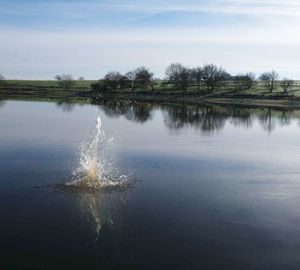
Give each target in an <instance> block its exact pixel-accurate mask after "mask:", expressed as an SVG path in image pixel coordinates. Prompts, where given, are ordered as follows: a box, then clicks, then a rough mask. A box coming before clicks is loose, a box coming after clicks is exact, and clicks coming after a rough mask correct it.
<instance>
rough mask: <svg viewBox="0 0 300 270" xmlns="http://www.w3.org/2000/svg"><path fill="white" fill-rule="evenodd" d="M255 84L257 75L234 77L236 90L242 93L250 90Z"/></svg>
mask: <svg viewBox="0 0 300 270" xmlns="http://www.w3.org/2000/svg"><path fill="white" fill-rule="evenodd" d="M254 82H255V75H254V74H253V73H247V74H239V75H236V76H234V77H233V84H234V89H235V90H236V91H241V90H245V89H250V88H251V87H252V86H253V84H254Z"/></svg>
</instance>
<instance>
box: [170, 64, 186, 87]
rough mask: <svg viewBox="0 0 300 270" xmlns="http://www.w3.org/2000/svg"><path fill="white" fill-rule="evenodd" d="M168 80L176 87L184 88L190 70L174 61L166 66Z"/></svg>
mask: <svg viewBox="0 0 300 270" xmlns="http://www.w3.org/2000/svg"><path fill="white" fill-rule="evenodd" d="M166 75H167V79H168V81H169V82H170V83H171V84H173V85H174V86H175V87H176V88H177V89H182V90H186V89H187V87H188V84H189V77H190V71H189V69H188V68H186V67H184V66H183V65H182V64H180V63H174V64H171V65H170V66H168V67H167V69H166Z"/></svg>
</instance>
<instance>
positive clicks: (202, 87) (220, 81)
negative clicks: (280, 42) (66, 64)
mask: <svg viewBox="0 0 300 270" xmlns="http://www.w3.org/2000/svg"><path fill="white" fill-rule="evenodd" d="M165 77H166V78H165V80H160V79H154V74H153V72H151V71H150V70H149V69H147V68H146V67H139V68H137V69H134V70H132V71H129V72H127V73H125V74H121V73H120V72H108V73H107V74H106V75H105V76H104V77H103V78H102V79H100V80H99V81H97V82H95V83H93V84H92V85H91V87H92V90H93V91H94V92H106V91H109V90H117V89H120V90H122V89H131V90H134V89H153V88H154V86H155V84H157V82H158V81H159V85H160V87H161V88H168V89H175V90H188V89H189V88H191V87H192V88H193V89H197V90H198V91H202V92H206V93H213V92H214V91H215V90H216V88H218V87H221V86H226V85H227V86H230V87H231V88H232V89H233V90H234V91H242V90H247V89H251V88H253V87H254V86H256V85H257V84H258V82H259V81H260V82H261V83H262V85H263V86H264V88H265V89H266V90H267V91H268V92H270V93H272V92H273V90H274V89H275V88H276V87H277V86H280V87H281V88H282V89H283V91H284V92H285V93H287V92H288V90H289V89H290V88H291V87H292V86H293V85H294V81H293V80H291V79H287V78H283V79H282V80H279V74H278V73H277V72H275V71H271V72H264V73H262V74H261V75H260V76H259V77H258V78H256V76H255V74H254V73H252V72H249V73H245V74H237V75H231V74H230V73H228V72H227V71H226V70H225V69H224V68H222V67H218V66H216V65H214V64H206V65H204V66H199V67H194V68H188V67H185V66H183V65H182V64H180V63H173V64H171V65H170V66H168V67H167V68H166V72H165Z"/></svg>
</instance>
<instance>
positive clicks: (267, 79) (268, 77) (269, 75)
mask: <svg viewBox="0 0 300 270" xmlns="http://www.w3.org/2000/svg"><path fill="white" fill-rule="evenodd" d="M259 79H260V80H261V81H262V82H263V83H264V86H265V88H266V89H267V90H268V91H269V92H270V93H272V92H273V90H274V88H275V86H276V81H277V80H278V79H279V74H278V73H277V72H276V71H274V70H273V71H271V72H264V73H262V74H261V75H260V77H259Z"/></svg>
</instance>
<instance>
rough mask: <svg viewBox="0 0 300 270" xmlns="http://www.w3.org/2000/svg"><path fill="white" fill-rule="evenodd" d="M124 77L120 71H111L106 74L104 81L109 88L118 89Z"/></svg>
mask: <svg viewBox="0 0 300 270" xmlns="http://www.w3.org/2000/svg"><path fill="white" fill-rule="evenodd" d="M122 77H123V76H122V74H121V73H120V72H116V71H111V72H108V73H107V74H106V75H105V76H104V81H105V84H106V85H107V87H108V88H110V89H112V90H116V89H117V88H118V87H119V86H120V81H121V79H122Z"/></svg>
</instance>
